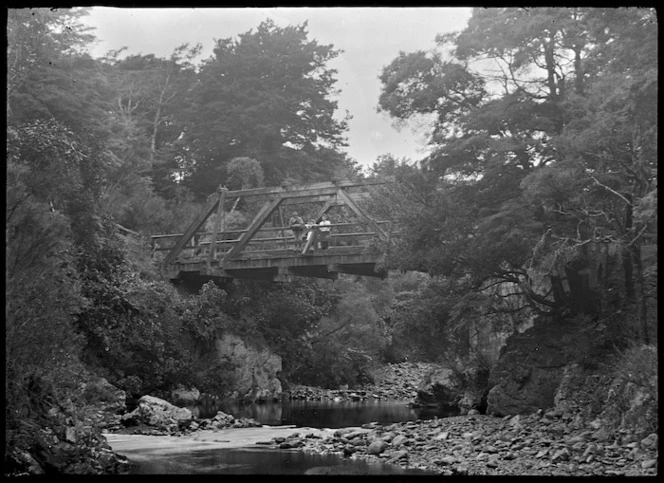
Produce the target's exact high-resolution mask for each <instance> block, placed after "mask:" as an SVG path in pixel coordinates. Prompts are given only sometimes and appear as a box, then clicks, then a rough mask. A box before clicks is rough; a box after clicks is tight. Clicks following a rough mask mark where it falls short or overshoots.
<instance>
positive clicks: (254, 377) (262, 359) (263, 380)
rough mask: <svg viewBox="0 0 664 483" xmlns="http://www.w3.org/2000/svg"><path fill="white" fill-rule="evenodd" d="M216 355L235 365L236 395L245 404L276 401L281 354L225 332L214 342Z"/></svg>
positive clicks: (277, 397)
mask: <svg viewBox="0 0 664 483" xmlns="http://www.w3.org/2000/svg"><path fill="white" fill-rule="evenodd" d="M215 344H216V351H217V357H219V358H220V359H222V360H223V359H227V360H228V361H229V362H230V363H231V364H232V365H234V366H235V373H234V375H233V378H234V380H235V395H236V397H237V399H238V400H240V401H242V402H244V403H254V402H265V401H274V400H278V399H279V398H280V397H281V392H282V388H281V382H280V381H279V379H278V378H277V376H278V374H279V373H280V372H281V368H282V365H281V357H279V356H278V355H276V354H274V353H272V352H271V351H270V350H269V349H267V348H264V347H259V346H258V345H254V344H248V343H246V342H245V341H243V340H242V339H240V338H239V337H237V336H235V335H232V334H226V335H224V336H223V337H222V338H221V339H218V340H217V341H216V343H215Z"/></svg>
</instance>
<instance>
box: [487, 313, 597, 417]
mask: <svg viewBox="0 0 664 483" xmlns="http://www.w3.org/2000/svg"><path fill="white" fill-rule="evenodd" d="M580 329H582V327H580V326H577V325H576V324H575V323H574V322H572V321H558V322H552V321H548V320H546V319H540V320H537V321H535V323H534V324H533V326H532V327H531V328H529V329H528V330H526V331H524V332H523V333H516V334H514V335H513V336H512V337H510V339H509V340H508V341H507V344H506V346H505V347H503V350H502V351H501V357H500V359H499V360H498V362H497V363H496V365H495V366H494V367H493V368H492V369H491V373H490V375H489V387H491V389H490V390H489V393H488V396H487V414H491V415H495V416H506V415H514V414H528V413H533V412H536V411H537V410H538V409H548V408H551V407H553V406H554V404H555V399H554V398H555V395H556V392H557V391H558V388H559V386H560V383H561V381H562V378H563V374H564V369H565V367H566V366H567V364H568V363H569V362H570V360H573V359H574V358H575V357H576V356H578V354H577V353H576V352H575V351H577V352H578V351H580V350H582V349H583V348H584V347H586V348H587V347H590V346H591V345H592V342H591V339H590V338H591V337H592V334H590V333H588V331H586V332H583V331H582V330H580Z"/></svg>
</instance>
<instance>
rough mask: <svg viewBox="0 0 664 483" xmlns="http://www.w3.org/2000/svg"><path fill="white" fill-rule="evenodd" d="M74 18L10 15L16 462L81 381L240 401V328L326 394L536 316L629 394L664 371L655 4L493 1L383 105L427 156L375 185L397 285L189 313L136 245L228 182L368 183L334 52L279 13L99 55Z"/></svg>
mask: <svg viewBox="0 0 664 483" xmlns="http://www.w3.org/2000/svg"><path fill="white" fill-rule="evenodd" d="M82 15H85V9H74V10H66V9H62V10H49V9H33V10H30V9H11V10H9V16H8V30H7V31H8V47H9V48H8V77H7V79H8V86H7V87H8V90H7V92H8V104H7V113H8V116H7V120H8V126H7V192H6V205H7V206H6V282H7V289H6V339H5V347H6V369H5V375H6V379H5V381H6V382H5V390H6V399H5V402H6V412H5V419H6V427H7V431H8V432H7V433H6V434H7V435H8V438H7V447H11V445H12V444H18V443H17V441H18V440H19V439H18V438H19V435H20V434H21V432H22V431H23V432H24V431H27V430H26V429H25V428H26V425H25V422H26V421H39V420H40V417H42V416H43V415H44V414H45V413H46V412H48V409H49V407H51V406H53V405H57V404H61V403H62V402H63V401H64V400H66V399H67V397H68V391H69V388H71V387H73V386H75V385H76V384H77V382H78V381H79V380H81V378H84V377H85V376H84V372H83V371H82V370H81V369H80V368H81V367H82V365H83V366H85V368H86V370H90V371H92V372H94V373H96V374H98V375H100V376H103V377H106V378H107V379H108V380H109V381H110V382H111V383H112V384H114V385H116V386H117V387H119V388H121V389H123V390H125V391H127V393H128V394H129V395H130V396H134V397H137V396H140V395H142V394H148V393H154V394H157V393H159V392H160V391H164V392H165V391H168V390H169V389H170V388H172V387H174V386H176V385H177V384H179V383H183V384H186V385H194V386H196V387H198V388H199V389H200V390H201V391H209V392H213V393H219V392H223V391H224V390H225V389H226V388H227V386H228V381H227V379H226V377H227V376H226V374H227V372H228V371H227V369H228V368H227V367H225V366H224V363H223V362H218V363H217V365H215V366H212V367H209V366H205V365H204V364H197V363H196V360H197V357H196V355H197V353H198V352H197V351H200V349H201V348H203V350H204V349H205V348H206V347H209V346H211V344H212V343H213V342H214V340H215V338H216V337H217V336H218V335H220V334H222V333H225V332H229V333H235V334H238V335H240V336H243V337H247V338H253V339H256V340H262V341H264V342H265V343H267V344H268V345H269V346H270V347H271V349H272V350H274V351H275V352H276V353H277V354H279V355H280V356H281V357H282V358H283V362H284V372H283V374H282V377H283V378H284V381H287V382H293V383H303V384H311V385H320V386H327V387H337V386H339V385H341V384H349V385H351V386H352V385H357V384H361V383H364V382H368V381H369V380H370V379H371V375H370V374H371V368H372V366H373V365H374V364H379V363H384V362H395V361H401V360H403V359H404V358H406V357H408V358H410V359H411V360H442V359H447V360H450V359H459V358H461V359H463V360H467V358H473V357H474V358H475V359H477V360H479V359H481V357H480V356H479V355H478V354H477V353H475V352H474V347H473V344H472V343H471V342H469V341H471V340H472V337H471V332H472V331H474V330H477V327H478V324H479V325H482V326H483V327H490V328H491V330H495V331H503V332H506V333H510V332H511V331H512V332H513V331H515V330H516V328H517V327H518V326H519V324H521V323H522V322H523V321H525V320H529V319H532V318H533V317H543V318H547V320H550V321H551V323H556V321H561V320H577V321H579V322H580V324H581V325H582V326H583V327H584V328H585V329H587V330H603V331H604V332H603V333H605V334H609V335H608V336H607V337H606V343H605V348H606V351H613V352H611V353H612V354H616V356H615V358H620V357H623V358H624V359H619V360H621V361H624V362H625V363H624V364H623V365H622V366H621V367H622V370H623V371H626V368H627V367H630V368H634V370H632V371H630V372H625V374H628V375H629V377H631V378H634V377H637V376H635V375H636V374H639V370H638V369H639V367H641V368H642V370H643V368H645V369H646V370H648V371H654V370H656V368H655V367H654V365H653V364H652V358H651V357H645V356H644V353H643V352H639V350H638V348H639V347H641V346H642V345H653V344H656V342H657V326H656V317H657V313H656V301H657V298H656V297H657V294H656V285H657V284H656V282H657V264H656V260H657V250H656V228H657V178H656V165H657V96H658V89H657V79H658V75H657V71H658V67H657V66H658V62H657V19H656V16H655V13H654V11H652V10H649V9H584V8H575V9H562V8H552V9H547V8H542V9H511V8H510V9H488V10H484V9H478V10H476V11H475V12H474V14H473V16H472V18H471V20H470V23H469V25H468V26H467V27H466V28H465V29H464V30H463V31H461V32H459V33H456V34H453V35H444V36H440V37H439V38H437V39H436V41H437V43H438V44H439V46H441V47H445V48H446V51H447V52H449V53H448V55H447V56H446V57H443V56H441V55H438V54H431V53H425V52H414V53H401V54H400V55H399V56H398V57H397V58H396V59H394V61H393V62H392V63H391V64H390V65H388V66H386V67H385V68H384V70H383V72H382V73H381V75H380V79H381V82H382V94H381V96H380V99H379V106H380V109H381V110H383V111H385V112H387V113H388V114H389V115H390V116H392V117H393V118H395V120H398V121H403V122H405V121H408V120H409V119H412V118H415V117H418V116H428V117H429V118H430V119H431V120H432V130H431V136H430V141H429V143H430V146H431V148H432V151H431V154H430V155H429V156H427V157H426V158H425V159H423V160H422V161H421V162H412V161H411V160H408V159H394V158H393V157H392V156H390V155H385V156H383V157H381V158H379V159H378V160H377V161H376V163H375V164H374V165H373V168H372V170H371V173H370V174H372V175H375V176H377V177H383V176H390V177H392V179H394V180H395V182H394V183H393V184H392V185H390V187H389V189H383V188H375V189H374V192H373V194H372V198H371V201H370V203H369V205H367V209H370V210H371V211H372V213H374V214H375V215H376V216H377V217H378V218H379V219H391V220H393V221H395V222H396V223H395V226H396V227H398V228H396V229H395V231H394V232H393V233H392V234H391V241H392V244H391V246H390V250H389V253H388V256H387V258H386V260H385V265H386V266H387V267H388V268H391V269H400V270H401V272H398V273H397V272H395V273H394V276H393V277H391V278H390V279H388V280H387V281H384V282H381V281H379V280H360V279H355V278H352V277H349V278H344V279H340V280H338V281H336V282H334V283H331V282H325V283H323V282H316V281H310V280H308V279H305V280H304V281H299V282H295V283H292V284H268V283H261V282H239V281H236V282H232V283H229V284H227V285H225V286H223V287H218V286H216V285H214V284H212V283H209V284H207V285H205V286H204V287H203V288H202V289H201V290H200V291H199V293H197V294H194V295H183V294H181V293H179V292H177V291H176V290H175V288H174V287H172V286H171V284H170V283H169V282H167V281H164V280H161V279H160V278H159V275H158V273H157V271H156V269H155V267H154V266H153V263H152V261H151V259H150V253H149V244H148V243H147V242H146V241H145V237H147V236H149V235H153V234H159V233H177V232H182V231H183V230H184V229H185V228H186V227H187V225H188V223H189V222H190V221H191V220H192V218H193V217H195V216H196V214H197V213H198V212H199V210H200V209H201V207H202V204H203V203H204V202H205V198H206V196H207V195H209V194H211V193H213V192H214V190H215V189H216V188H217V187H218V186H219V185H220V184H225V185H226V186H227V187H229V188H230V189H238V188H248V187H256V186H261V185H265V186H272V185H278V184H280V183H281V182H284V181H289V182H311V181H324V180H329V179H331V178H333V177H347V176H361V174H360V173H359V169H358V167H357V165H356V164H355V162H354V160H352V159H349V158H348V157H347V156H346V155H345V154H344V153H343V152H342V148H343V146H344V138H343V135H344V132H345V130H346V129H347V126H346V121H338V120H335V118H334V117H333V115H334V113H335V110H336V103H335V101H333V100H332V99H331V94H332V93H333V88H334V82H335V79H334V71H333V70H331V69H329V68H328V67H327V65H326V64H327V62H328V61H330V60H331V59H333V58H335V57H336V56H338V55H342V54H341V53H340V52H339V51H337V50H335V49H334V48H333V46H325V45H320V44H318V43H317V42H316V41H315V40H311V39H309V38H308V32H307V27H306V24H305V25H300V26H294V27H285V28H280V27H277V26H276V25H274V24H273V23H271V22H269V21H267V22H264V23H262V24H261V25H259V26H258V27H257V28H256V29H254V30H251V31H249V32H246V33H245V34H242V35H240V36H238V37H237V38H236V39H223V40H219V41H217V44H216V47H215V50H214V53H213V54H212V56H211V57H210V58H208V59H206V60H204V61H203V62H202V63H200V64H199V65H198V66H195V65H194V63H193V61H194V60H195V58H196V56H197V55H198V53H199V51H200V47H199V46H189V45H184V46H181V47H180V48H178V49H176V50H175V51H174V52H173V54H172V55H171V57H170V58H157V57H155V56H154V55H151V54H148V55H131V56H125V57H123V56H122V55H121V52H111V53H109V54H108V55H107V56H106V57H105V58H103V59H93V58H91V57H90V56H89V55H88V54H87V53H86V46H87V45H89V43H90V42H91V41H92V40H93V37H92V35H91V34H89V32H87V31H86V30H85V29H84V28H83V27H82V25H81V24H80V22H79V20H80V17H81V16H82ZM505 25H509V26H510V27H509V28H505ZM478 62H484V64H483V65H484V66H486V65H488V64H487V63H489V62H495V64H491V65H494V67H495V69H494V70H493V71H492V73H491V74H488V73H487V72H486V71H479V70H475V69H474V68H473V67H476V66H477V65H478ZM249 208H250V207H242V206H240V207H238V210H237V212H236V213H235V214H234V215H233V216H237V217H241V216H242V211H243V210H246V211H249ZM229 223H230V224H232V218H231V217H230V215H229ZM118 225H120V226H121V227H124V228H126V229H129V230H132V231H135V232H137V233H139V234H140V235H139V236H138V237H134V236H128V235H126V231H125V230H123V229H121V228H119V226H118ZM413 271H419V272H423V273H416V272H413ZM425 274H426V275H425ZM580 349H582V348H580ZM647 354H649V353H646V355H647ZM464 358H466V359H464ZM615 358H614V359H615ZM590 359H591V358H589V357H588V354H585V353H583V350H579V360H584V361H585V362H584V363H586V364H588V365H592V364H593V362H592V360H590ZM480 362H481V361H480ZM633 374H634V376H633ZM625 377H627V376H625Z"/></svg>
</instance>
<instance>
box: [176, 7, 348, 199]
mask: <svg viewBox="0 0 664 483" xmlns="http://www.w3.org/2000/svg"><path fill="white" fill-rule="evenodd" d="M338 54H339V51H338V50H334V49H333V48H332V46H331V45H319V44H318V42H316V41H315V40H309V39H308V32H307V24H306V23H304V24H302V25H299V26H289V27H285V28H280V27H277V26H276V25H275V24H274V23H273V22H272V21H269V20H268V21H265V22H263V23H261V24H260V25H259V26H258V28H257V29H256V30H255V31H254V30H250V31H249V32H246V33H244V34H241V35H239V36H238V37H237V38H236V39H231V38H228V39H224V40H217V41H216V45H215V49H214V54H213V55H212V57H211V58H209V59H207V60H206V61H205V62H204V63H203V65H202V66H201V68H200V74H199V82H198V84H197V85H196V87H195V89H194V92H193V101H192V104H191V108H190V109H189V111H188V119H189V121H188V124H187V128H186V131H185V135H184V136H185V137H184V140H183V141H184V142H185V144H186V145H187V146H188V147H189V149H190V152H189V154H190V156H189V158H188V160H187V161H188V162H187V163H186V165H185V167H186V171H185V172H186V175H187V177H188V182H189V184H190V185H191V186H192V188H193V189H194V191H196V192H197V193H199V194H207V193H210V192H212V191H213V190H214V189H215V188H216V187H217V186H218V185H219V184H220V183H221V182H222V180H223V179H224V176H225V174H226V173H225V168H226V165H227V163H228V162H229V161H230V160H231V159H233V158H236V157H249V158H253V159H256V160H257V161H258V162H259V163H260V164H261V166H262V167H263V171H264V172H265V181H266V184H268V185H269V184H275V183H280V182H281V181H282V180H284V179H285V178H287V177H292V178H294V179H296V180H298V179H299V180H301V181H309V180H312V179H321V178H329V177H331V176H332V174H333V172H334V170H335V169H337V168H338V167H340V166H343V165H344V164H345V163H346V160H345V158H344V156H343V155H341V154H339V148H340V147H341V146H343V145H344V139H343V133H344V131H345V130H346V119H344V120H337V119H336V118H335V117H334V115H335V110H336V108H337V102H336V101H335V100H333V99H332V98H331V96H332V95H333V94H335V93H336V91H335V90H334V88H333V86H334V83H335V82H336V81H335V79H334V74H335V71H334V70H333V69H330V68H329V67H327V63H328V62H329V61H331V60H332V59H334V58H335V57H337V55H338Z"/></svg>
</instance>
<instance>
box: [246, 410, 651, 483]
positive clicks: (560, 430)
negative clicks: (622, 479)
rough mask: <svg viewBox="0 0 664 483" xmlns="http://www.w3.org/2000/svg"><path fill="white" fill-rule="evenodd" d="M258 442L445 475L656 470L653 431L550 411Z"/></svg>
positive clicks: (631, 473) (369, 426)
mask: <svg viewBox="0 0 664 483" xmlns="http://www.w3.org/2000/svg"><path fill="white" fill-rule="evenodd" d="M259 444H265V445H271V446H272V447H274V448H280V449H284V448H301V449H302V450H305V451H315V452H319V453H341V454H343V455H345V456H347V457H350V458H362V459H368V460H374V461H381V462H389V463H392V464H397V465H400V466H402V467H404V468H417V469H425V470H429V471H435V472H437V473H441V474H445V475H555V476H610V475H626V476H640V475H656V474H657V459H658V437H657V435H656V434H654V433H653V434H650V435H648V436H646V437H645V438H641V439H637V438H634V436H633V435H630V434H629V433H627V432H623V433H620V434H618V435H615V436H611V435H609V434H608V433H607V431H605V430H604V429H602V428H599V427H597V428H596V427H593V426H592V424H591V425H588V426H585V427H584V426H580V424H579V421H578V419H575V418H574V417H573V416H571V415H570V414H561V413H560V412H556V411H548V412H546V413H542V412H540V414H532V415H528V416H523V415H520V416H512V417H504V418H496V417H491V416H483V415H473V416H457V417H450V418H444V419H433V420H426V421H421V420H418V421H412V422H404V423H395V424H389V425H379V424H376V423H369V424H365V425H363V426H362V427H359V428H343V429H338V430H336V431H334V433H333V434H331V435H328V436H326V437H322V436H321V435H320V434H314V433H311V434H310V433H308V432H306V431H301V430H298V431H295V432H294V433H292V434H290V435H288V436H279V437H276V438H273V439H272V440H271V441H265V442H260V443H259Z"/></svg>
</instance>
